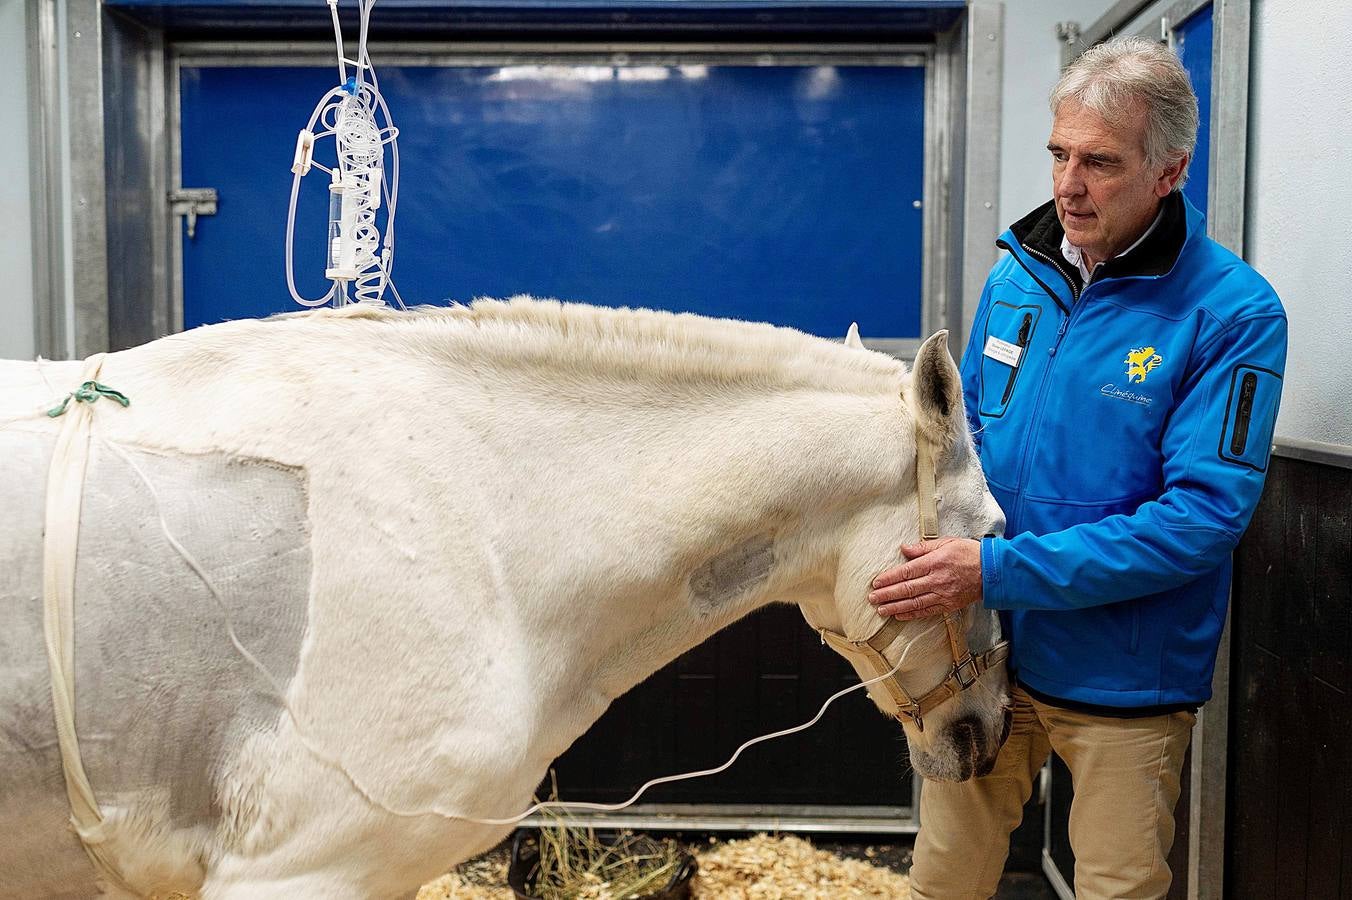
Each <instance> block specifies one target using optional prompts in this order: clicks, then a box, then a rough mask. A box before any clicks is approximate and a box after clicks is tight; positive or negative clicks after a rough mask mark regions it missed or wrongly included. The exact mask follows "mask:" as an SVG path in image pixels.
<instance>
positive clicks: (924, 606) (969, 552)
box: [868, 537, 981, 619]
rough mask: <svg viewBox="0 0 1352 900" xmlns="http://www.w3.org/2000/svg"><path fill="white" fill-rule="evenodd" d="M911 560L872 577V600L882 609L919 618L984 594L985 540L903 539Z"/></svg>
mask: <svg viewBox="0 0 1352 900" xmlns="http://www.w3.org/2000/svg"><path fill="white" fill-rule="evenodd" d="M901 552H902V553H903V554H904V555H905V556H906V559H907V560H908V561H907V562H904V563H902V564H901V565H899V566H894V567H893V568H891V569H888V570H887V571H885V572H882V573H880V574H879V575H878V576H877V577H876V578H874V579H873V591H872V592H871V593H870V594H869V595H868V602H869V603H872V604H873V605H874V606H876V607H878V614H879V615H882V616H895V617H896V618H898V619H920V618H924V617H926V616H937V615H939V614H940V613H948V612H956V611H957V610H960V609H962V608H963V607H964V606H967V605H968V604H970V603H975V602H977V601H978V600H980V599H981V542H980V541H974V540H971V539H970V538H956V537H944V538H938V539H937V540H933V541H922V542H921V543H919V544H903V545H902V547H901Z"/></svg>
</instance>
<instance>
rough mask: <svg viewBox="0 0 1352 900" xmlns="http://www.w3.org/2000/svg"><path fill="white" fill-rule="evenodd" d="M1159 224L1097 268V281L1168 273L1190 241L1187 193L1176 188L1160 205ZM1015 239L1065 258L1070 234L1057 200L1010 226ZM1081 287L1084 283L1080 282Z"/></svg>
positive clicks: (1073, 272) (1076, 275) (1069, 267)
mask: <svg viewBox="0 0 1352 900" xmlns="http://www.w3.org/2000/svg"><path fill="white" fill-rule="evenodd" d="M1160 205H1161V207H1162V209H1161V216H1160V222H1159V226H1158V227H1157V228H1156V229H1155V230H1154V231H1152V232H1151V233H1150V234H1148V235H1146V238H1145V240H1143V241H1141V243H1140V244H1138V245H1137V246H1136V247H1135V248H1133V249H1132V251H1131V252H1130V253H1126V254H1124V255H1122V256H1119V257H1116V258H1114V259H1110V260H1106V261H1105V262H1104V263H1103V264H1102V265H1100V266H1099V267H1098V268H1097V269H1095V270H1094V278H1093V280H1094V281H1101V280H1102V279H1104V278H1121V277H1124V276H1130V275H1167V274H1168V273H1169V271H1170V270H1171V269H1173V267H1174V263H1176V262H1178V255H1179V254H1180V253H1182V252H1183V245H1184V244H1185V243H1187V240H1188V221H1187V210H1186V209H1185V208H1184V205H1183V195H1182V194H1181V193H1179V192H1178V191H1174V192H1173V193H1172V194H1170V195H1169V196H1167V197H1165V198H1164V200H1163V202H1162V203H1161V204H1160ZM1009 230H1010V231H1011V232H1012V233H1013V235H1014V238H1015V239H1016V240H1017V241H1018V242H1019V243H1020V244H1022V245H1023V246H1024V248H1026V249H1028V250H1036V251H1037V252H1038V253H1040V254H1041V255H1043V256H1047V257H1050V258H1051V259H1058V260H1059V259H1062V256H1061V239H1062V238H1064V237H1065V236H1066V232H1065V229H1063V228H1062V227H1061V221H1060V220H1059V219H1058V218H1057V217H1056V202H1055V201H1052V200H1049V201H1047V202H1046V203H1044V204H1042V205H1041V206H1039V207H1038V208H1037V209H1035V210H1033V211H1032V212H1030V213H1029V214H1028V215H1026V216H1024V217H1023V218H1022V219H1020V220H1019V221H1017V222H1015V223H1014V224H1013V225H1011V226H1010V229H1009ZM1064 268H1065V269H1067V270H1069V271H1070V273H1071V276H1072V277H1073V278H1074V279H1075V280H1076V282H1078V281H1079V280H1080V273H1079V270H1078V269H1077V268H1076V267H1075V266H1072V265H1070V264H1069V263H1067V264H1066V265H1065V266H1064ZM1075 287H1076V288H1077V289H1078V288H1079V287H1080V285H1079V284H1078V283H1077V284H1076V285H1075Z"/></svg>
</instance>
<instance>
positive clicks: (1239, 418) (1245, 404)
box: [1230, 372, 1258, 456]
mask: <svg viewBox="0 0 1352 900" xmlns="http://www.w3.org/2000/svg"><path fill="white" fill-rule="evenodd" d="M1257 391H1258V376H1257V375H1255V374H1254V373H1252V372H1245V373H1244V379H1243V381H1241V382H1240V386H1239V408H1238V409H1237V410H1236V411H1235V433H1234V436H1233V437H1231V438H1230V455H1231V456H1243V455H1244V447H1245V445H1247V444H1248V442H1249V418H1250V416H1251V415H1252V414H1253V395H1254V394H1255V393H1257Z"/></svg>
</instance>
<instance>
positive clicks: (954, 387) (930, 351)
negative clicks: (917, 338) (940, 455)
mask: <svg viewBox="0 0 1352 900" xmlns="http://www.w3.org/2000/svg"><path fill="white" fill-rule="evenodd" d="M911 393H912V395H913V399H914V405H915V414H916V416H917V417H918V418H919V419H920V421H921V423H922V424H923V425H924V426H925V428H926V430H927V431H929V432H930V433H931V434H934V435H943V440H944V442H945V443H947V442H948V440H950V439H951V438H952V437H953V436H955V435H957V434H960V433H961V429H962V428H963V427H965V425H964V423H963V421H962V418H963V417H962V375H961V374H960V373H959V372H958V366H957V364H956V363H955V362H953V356H952V354H950V353H949V352H948V332H947V331H939V332H935V333H934V334H933V335H931V336H930V337H929V339H927V340H926V341H925V343H923V344H921V345H920V350H919V352H917V353H916V355H915V368H914V369H913V370H912V372H911Z"/></svg>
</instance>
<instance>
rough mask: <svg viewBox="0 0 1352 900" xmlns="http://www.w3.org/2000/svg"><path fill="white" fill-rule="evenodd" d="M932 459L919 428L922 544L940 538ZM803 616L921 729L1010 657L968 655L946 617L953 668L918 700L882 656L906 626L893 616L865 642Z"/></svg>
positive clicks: (958, 619) (999, 648)
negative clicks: (929, 717) (946, 704)
mask: <svg viewBox="0 0 1352 900" xmlns="http://www.w3.org/2000/svg"><path fill="white" fill-rule="evenodd" d="M935 455H936V454H935V447H934V444H933V443H932V442H931V441H930V440H929V438H928V437H926V436H925V435H924V434H922V433H921V432H920V429H919V428H917V429H916V442H915V478H916V502H917V503H918V504H919V506H920V539H921V540H924V541H932V540H934V539H935V538H937V537H938V536H939V507H938V503H937V502H936V500H935V497H934V479H935V475H934V472H935V468H934V458H935ZM803 617H804V618H806V619H807V623H808V625H811V626H812V628H813V630H814V631H816V632H817V633H818V634H820V635H821V637H822V643H823V644H830V645H831V649H832V650H835V651H836V652H837V653H839V654H840V655H841V656H843V657H845V658H846V659H851V658H856V659H858V660H859V662H860V663H862V664H863V666H864V668H865V670H866V671H872V672H873V673H874V674H875V676H883V675H886V676H887V677H886V678H883V680H882V681H880V682H878V683H879V684H880V685H882V686H883V687H884V688H885V689H886V690H887V693H888V695H889V696H890V697H891V698H892V701H893V702H894V703H895V704H896V705H897V710H898V711H897V715H896V718H897V720H898V721H901V720H903V719H910V720H911V721H912V722H914V723H915V727H916V728H917V729H918V730H920V731H924V730H925V716H926V715H928V714H929V713H930V712H931V711H932V710H933V709H934V708H935V707H937V706H939V705H940V704H942V703H944V702H945V701H947V700H949V699H951V698H953V697H956V696H958V695H959V694H961V693H962V692H963V691H965V690H966V689H967V688H969V687H971V686H972V685H973V684H975V683H976V680H977V679H978V678H980V677H981V676H982V674H983V673H985V672H986V670H987V669H989V668H990V667H991V666H994V665H996V664H998V663H1000V662H1003V661H1004V660H1005V658H1006V657H1008V656H1009V641H1000V642H998V643H997V644H995V645H994V646H992V647H991V648H990V649H988V650H986V651H985V652H983V653H975V654H974V653H972V650H971V648H970V647H968V646H967V632H966V630H965V629H964V628H963V627H962V619H963V615H962V611H961V610H959V611H958V612H953V613H945V614H944V630H945V631H947V632H948V648H949V652H950V653H952V655H953V666H952V668H950V669H949V670H948V676H947V677H946V678H944V680H943V681H941V682H939V684H937V685H936V686H935V687H933V688H932V689H930V690H928V691H926V692H925V693H924V694H922V695H920V696H919V697H915V698H913V697H912V696H911V695H910V694H909V693H907V691H906V689H905V688H904V687H902V686H901V679H900V678H898V677H897V675H896V674H891V675H888V673H889V672H891V671H892V668H893V664H892V663H890V662H888V661H887V657H886V656H885V655H884V654H883V649H884V648H886V647H887V645H888V644H890V643H892V641H894V640H895V639H896V637H897V635H898V634H900V633H901V630H902V628H904V627H905V623H904V622H902V621H900V620H898V619H894V618H892V617H891V616H887V617H885V618H884V617H881V616H880V617H879V618H878V627H877V628H876V629H874V631H873V633H872V634H870V635H869V636H868V637H865V638H861V639H854V638H849V637H846V636H845V635H843V634H839V633H837V632H834V631H831V630H830V629H829V628H822V627H820V626H818V625H816V624H815V623H814V622H813V621H812V619H811V618H810V617H808V615H807V611H806V610H804V611H803Z"/></svg>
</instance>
